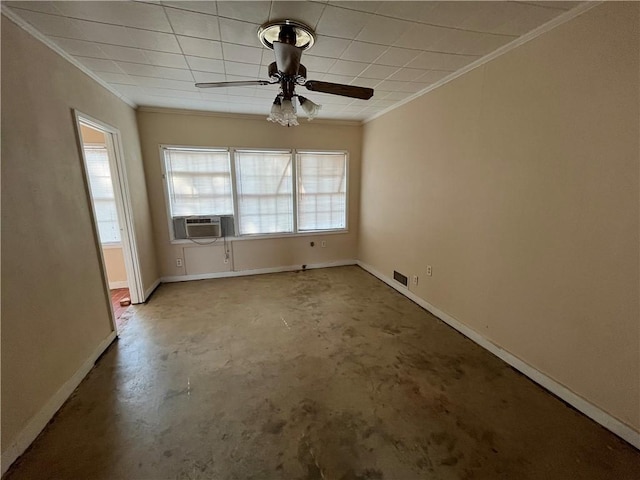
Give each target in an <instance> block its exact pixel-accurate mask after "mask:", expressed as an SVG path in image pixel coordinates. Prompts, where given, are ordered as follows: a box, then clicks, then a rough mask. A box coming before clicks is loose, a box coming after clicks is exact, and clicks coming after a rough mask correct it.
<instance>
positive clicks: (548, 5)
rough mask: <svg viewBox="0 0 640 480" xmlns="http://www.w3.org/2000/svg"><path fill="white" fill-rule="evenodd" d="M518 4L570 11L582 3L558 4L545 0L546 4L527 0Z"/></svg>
mask: <svg viewBox="0 0 640 480" xmlns="http://www.w3.org/2000/svg"><path fill="white" fill-rule="evenodd" d="M518 3H531V4H534V5H540V6H541V7H545V8H555V9H560V10H570V9H572V8H574V7H577V6H578V5H580V4H581V3H584V2H560V1H558V2H556V1H549V0H547V1H546V2H530V1H528V0H525V1H524V2H518Z"/></svg>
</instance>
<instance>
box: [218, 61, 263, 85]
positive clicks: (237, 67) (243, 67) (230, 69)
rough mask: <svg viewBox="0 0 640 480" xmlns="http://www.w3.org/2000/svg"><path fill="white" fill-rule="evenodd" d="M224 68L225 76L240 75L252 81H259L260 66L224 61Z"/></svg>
mask: <svg viewBox="0 0 640 480" xmlns="http://www.w3.org/2000/svg"><path fill="white" fill-rule="evenodd" d="M224 68H225V71H226V73H227V75H242V76H245V77H253V79H254V80H259V78H258V75H259V72H260V66H259V65H258V64H251V63H238V62H229V61H227V60H225V62H224Z"/></svg>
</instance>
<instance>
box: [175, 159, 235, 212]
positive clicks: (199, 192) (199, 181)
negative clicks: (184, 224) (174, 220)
mask: <svg viewBox="0 0 640 480" xmlns="http://www.w3.org/2000/svg"><path fill="white" fill-rule="evenodd" d="M165 161H166V170H167V183H168V185H169V198H170V204H171V205H170V208H171V216H173V217H179V216H187V215H232V214H233V198H232V194H231V169H230V166H229V152H226V151H220V150H182V149H171V148H167V149H165Z"/></svg>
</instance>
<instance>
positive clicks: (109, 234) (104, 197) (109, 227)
mask: <svg viewBox="0 0 640 480" xmlns="http://www.w3.org/2000/svg"><path fill="white" fill-rule="evenodd" d="M84 155H85V158H86V159H87V173H88V175H89V187H90V188H91V197H92V198H93V206H94V209H95V212H96V221H97V222H98V234H99V236H100V242H101V243H111V242H119V241H120V226H119V224H118V212H117V209H116V200H115V196H114V194H113V181H112V180H111V171H110V169H109V156H108V155H107V149H106V147H102V146H85V147H84Z"/></svg>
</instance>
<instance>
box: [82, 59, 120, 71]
mask: <svg viewBox="0 0 640 480" xmlns="http://www.w3.org/2000/svg"><path fill="white" fill-rule="evenodd" d="M75 59H76V60H78V61H79V62H80V63H82V64H83V65H84V66H85V67H88V68H90V69H91V70H93V71H94V72H109V73H122V72H123V70H122V69H121V68H119V67H118V65H116V63H115V62H113V61H112V60H106V59H103V58H87V57H75ZM125 73H126V72H125Z"/></svg>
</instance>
